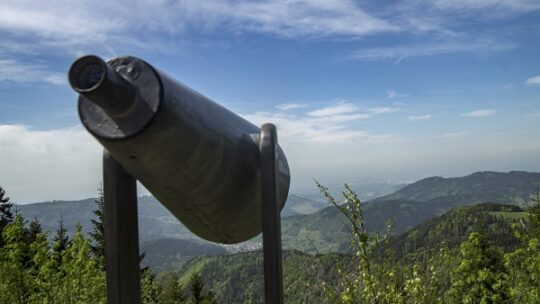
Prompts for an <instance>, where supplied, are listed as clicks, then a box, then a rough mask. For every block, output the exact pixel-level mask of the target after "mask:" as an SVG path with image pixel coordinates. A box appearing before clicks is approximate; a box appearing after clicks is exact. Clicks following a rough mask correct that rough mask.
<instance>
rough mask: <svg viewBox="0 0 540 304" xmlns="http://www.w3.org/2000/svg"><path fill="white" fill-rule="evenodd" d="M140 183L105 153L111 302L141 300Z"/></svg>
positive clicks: (136, 303)
mask: <svg viewBox="0 0 540 304" xmlns="http://www.w3.org/2000/svg"><path fill="white" fill-rule="evenodd" d="M136 186H137V185H136V183H135V178H133V176H131V174H129V173H128V172H126V171H125V170H124V168H123V167H122V165H120V163H118V162H117V161H116V160H115V159H114V158H113V157H112V156H111V155H110V154H109V153H106V152H105V153H104V155H103V193H104V208H103V216H104V218H103V225H104V233H105V268H106V270H107V302H108V303H109V304H140V303H141V285H140V273H139V271H140V270H139V230H138V222H137V188H136Z"/></svg>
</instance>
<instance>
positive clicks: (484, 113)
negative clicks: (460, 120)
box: [460, 109, 497, 117]
mask: <svg viewBox="0 0 540 304" xmlns="http://www.w3.org/2000/svg"><path fill="white" fill-rule="evenodd" d="M495 114H497V110H494V109H486V110H476V111H471V112H467V113H462V114H460V116H462V117H486V116H493V115H495Z"/></svg>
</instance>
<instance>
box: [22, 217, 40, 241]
mask: <svg viewBox="0 0 540 304" xmlns="http://www.w3.org/2000/svg"><path fill="white" fill-rule="evenodd" d="M42 232H43V229H42V228H41V223H40V222H39V220H38V218H37V217H34V218H33V219H32V221H31V222H30V224H28V228H27V229H26V230H25V233H26V243H27V244H28V245H31V244H32V243H33V242H34V241H35V240H36V239H37V236H38V235H39V234H40V233H42Z"/></svg>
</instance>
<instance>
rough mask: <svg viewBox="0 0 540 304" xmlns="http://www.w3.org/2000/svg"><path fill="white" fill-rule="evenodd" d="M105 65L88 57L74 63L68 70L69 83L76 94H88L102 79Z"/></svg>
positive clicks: (101, 61) (96, 58)
mask: <svg viewBox="0 0 540 304" xmlns="http://www.w3.org/2000/svg"><path fill="white" fill-rule="evenodd" d="M105 65H106V63H105V62H104V61H103V60H101V59H100V58H99V57H96V56H93V55H89V56H85V57H82V58H80V59H78V60H77V61H75V62H74V63H73V65H72V66H71V69H70V70H69V81H70V82H71V86H72V87H73V88H74V89H75V90H76V91H77V92H88V91H91V90H92V89H94V88H95V87H96V86H98V85H99V84H100V83H101V82H102V81H103V79H104V77H105V74H106V73H107V72H106V71H105Z"/></svg>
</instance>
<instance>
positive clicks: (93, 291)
mask: <svg viewBox="0 0 540 304" xmlns="http://www.w3.org/2000/svg"><path fill="white" fill-rule="evenodd" d="M90 250H91V249H90V240H88V239H86V238H84V237H83V235H82V232H81V226H80V225H78V226H77V230H76V232H75V235H74V236H73V239H72V240H71V242H70V244H69V245H68V246H67V247H66V249H65V250H64V251H62V253H61V254H62V264H61V266H60V270H61V271H62V272H63V273H64V275H65V277H64V278H63V279H62V284H63V286H62V288H61V290H60V291H59V293H58V298H59V299H61V301H59V302H61V303H105V301H106V291H105V273H104V272H103V271H102V270H101V269H100V268H99V267H98V265H97V262H96V260H95V259H93V258H92V255H91V253H90Z"/></svg>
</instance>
